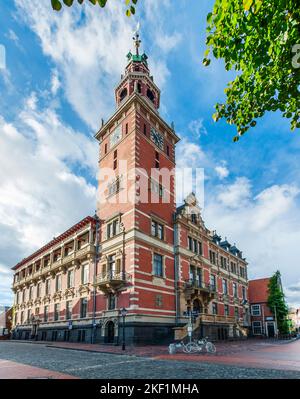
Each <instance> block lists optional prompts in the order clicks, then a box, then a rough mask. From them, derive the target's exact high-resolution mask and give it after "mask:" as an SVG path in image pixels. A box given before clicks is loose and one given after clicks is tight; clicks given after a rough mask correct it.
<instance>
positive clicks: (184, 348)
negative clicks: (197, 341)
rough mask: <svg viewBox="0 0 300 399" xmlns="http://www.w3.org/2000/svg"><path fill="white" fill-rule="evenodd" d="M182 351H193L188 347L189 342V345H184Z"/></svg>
mask: <svg viewBox="0 0 300 399" xmlns="http://www.w3.org/2000/svg"><path fill="white" fill-rule="evenodd" d="M182 352H184V353H191V350H190V348H189V347H188V344H187V345H184V344H183V345H182Z"/></svg>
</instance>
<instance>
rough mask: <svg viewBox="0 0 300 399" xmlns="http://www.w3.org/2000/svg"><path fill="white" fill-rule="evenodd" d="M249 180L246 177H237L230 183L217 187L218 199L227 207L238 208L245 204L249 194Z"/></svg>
mask: <svg viewBox="0 0 300 399" xmlns="http://www.w3.org/2000/svg"><path fill="white" fill-rule="evenodd" d="M250 189H251V185H250V181H249V180H248V179H247V178H246V177H238V178H237V179H236V180H235V182H234V183H233V184H231V185H227V186H225V185H224V186H222V185H221V186H220V187H219V188H218V190H219V194H218V196H217V199H218V201H219V202H220V203H221V204H222V205H224V206H226V207H228V208H240V207H242V206H245V205H246V204H247V202H248V200H249V196H250Z"/></svg>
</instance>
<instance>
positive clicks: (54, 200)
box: [0, 95, 98, 301]
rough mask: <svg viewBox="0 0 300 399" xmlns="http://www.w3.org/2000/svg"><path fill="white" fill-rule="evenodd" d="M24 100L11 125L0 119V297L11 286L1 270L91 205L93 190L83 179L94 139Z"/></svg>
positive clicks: (90, 172)
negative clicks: (22, 106) (77, 170)
mask: <svg viewBox="0 0 300 399" xmlns="http://www.w3.org/2000/svg"><path fill="white" fill-rule="evenodd" d="M31 97H35V96H34V95H32V96H31ZM33 103H34V104H35V105H34V106H32V104H33ZM24 104H25V107H24V109H23V111H22V112H21V113H20V115H19V118H18V119H17V120H15V121H14V122H13V123H8V122H7V121H6V120H5V119H4V118H3V117H0V159H1V165H2V166H1V169H0V235H1V242H0V266H1V267H0V274H1V286H0V290H1V300H4V299H3V298H4V297H5V298H6V299H5V301H8V299H9V298H10V295H9V287H10V284H11V280H10V278H11V277H10V275H9V274H7V269H8V268H9V267H11V266H13V265H14V264H15V263H16V262H17V261H19V260H20V259H22V258H23V257H25V256H27V255H29V254H30V253H31V252H32V251H33V250H35V249H37V248H38V247H40V246H41V245H43V244H44V243H46V242H47V241H48V240H51V239H52V237H53V236H56V235H57V234H59V233H61V232H63V231H64V230H65V229H66V228H68V227H70V226H71V225H72V224H74V223H76V222H78V221H79V220H80V218H83V217H85V216H86V215H88V214H91V213H92V212H93V211H94V209H95V207H96V204H95V203H96V189H95V187H94V186H93V185H92V184H91V183H89V182H88V177H90V178H93V177H95V176H96V171H97V151H98V146H97V143H96V141H94V140H93V139H92V138H89V137H87V136H85V135H83V134H81V133H79V132H76V131H75V130H73V129H72V128H70V127H68V126H65V125H64V124H63V123H62V121H61V120H60V119H59V117H58V116H57V114H56V113H55V111H53V110H51V109H42V110H41V109H40V110H37V107H36V102H32V101H31V100H30V99H26V100H25V101H24ZM76 168H79V170H80V173H78V174H76V172H74V170H76ZM83 176H87V177H86V178H85V177H83ZM9 280H10V281H9ZM5 287H6V288H5ZM5 289H7V291H5ZM4 291H5V292H4Z"/></svg>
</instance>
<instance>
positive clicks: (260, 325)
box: [252, 320, 262, 335]
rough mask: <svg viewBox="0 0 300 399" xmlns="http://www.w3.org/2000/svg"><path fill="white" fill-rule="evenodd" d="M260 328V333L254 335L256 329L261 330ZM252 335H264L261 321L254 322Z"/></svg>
mask: <svg viewBox="0 0 300 399" xmlns="http://www.w3.org/2000/svg"><path fill="white" fill-rule="evenodd" d="M255 323H257V324H258V323H259V326H258V325H256V326H254V324H255ZM259 327H260V333H254V328H259ZM252 333H253V335H262V324H261V321H260V320H256V321H252Z"/></svg>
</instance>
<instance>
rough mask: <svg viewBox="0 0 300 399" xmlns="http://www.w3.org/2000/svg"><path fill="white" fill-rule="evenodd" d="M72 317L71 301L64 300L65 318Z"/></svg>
mask: <svg viewBox="0 0 300 399" xmlns="http://www.w3.org/2000/svg"><path fill="white" fill-rule="evenodd" d="M70 319H72V301H67V302H66V320H70Z"/></svg>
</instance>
